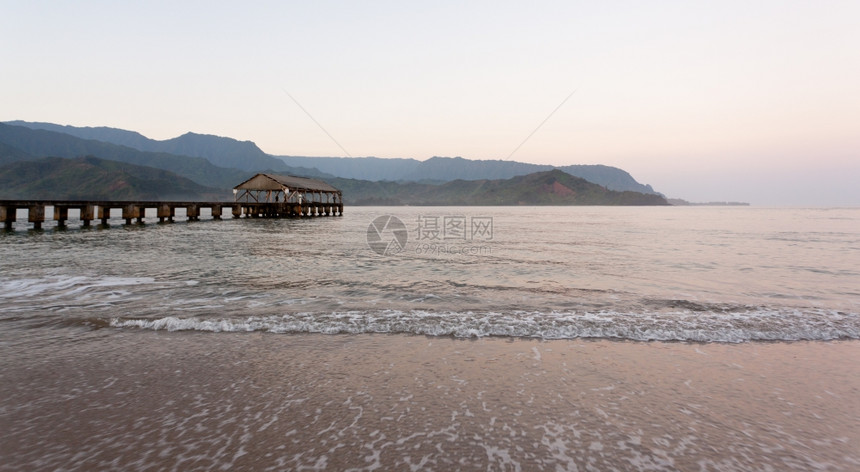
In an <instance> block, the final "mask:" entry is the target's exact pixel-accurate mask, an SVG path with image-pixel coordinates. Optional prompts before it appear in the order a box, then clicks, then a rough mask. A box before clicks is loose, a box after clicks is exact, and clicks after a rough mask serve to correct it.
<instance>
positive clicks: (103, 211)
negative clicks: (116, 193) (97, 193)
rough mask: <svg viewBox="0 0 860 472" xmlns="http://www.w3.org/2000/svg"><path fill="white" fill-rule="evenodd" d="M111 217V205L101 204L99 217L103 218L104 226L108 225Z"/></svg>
mask: <svg viewBox="0 0 860 472" xmlns="http://www.w3.org/2000/svg"><path fill="white" fill-rule="evenodd" d="M109 218H110V207H109V206H103V205H99V219H100V220H102V226H107V224H108V219H109Z"/></svg>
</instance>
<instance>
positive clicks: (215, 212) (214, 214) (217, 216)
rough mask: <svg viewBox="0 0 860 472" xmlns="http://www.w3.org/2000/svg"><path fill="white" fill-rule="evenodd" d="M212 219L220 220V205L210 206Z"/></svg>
mask: <svg viewBox="0 0 860 472" xmlns="http://www.w3.org/2000/svg"><path fill="white" fill-rule="evenodd" d="M212 219H213V220H220V219H221V205H212Z"/></svg>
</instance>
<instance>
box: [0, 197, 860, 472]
mask: <svg viewBox="0 0 860 472" xmlns="http://www.w3.org/2000/svg"><path fill="white" fill-rule="evenodd" d="M388 215H391V216H394V217H396V219H397V220H399V221H401V222H403V223H404V225H405V236H406V238H407V239H406V240H407V242H406V244H405V246H403V247H402V248H401V247H399V246H397V245H396V244H395V245H392V246H389V253H388V254H378V253H377V252H375V251H374V250H372V249H371V247H370V246H369V245H368V243H367V241H368V230H369V225H370V224H371V222H373V221H380V220H377V218H379V217H381V216H385V217H386V219H385V221H389V222H391V221H393V220H391V219H388V218H387V216H388ZM20 220H21V219H20V218H19V221H20ZM121 223H122V221H121V220H119V219H117V220H115V221H112V225H111V227H110V228H92V229H82V228H79V227H77V226H76V223H75V222H72V225H71V227H70V228H69V229H67V230H57V229H55V228H53V227H51V225H50V224H48V225H46V226H47V229H46V230H44V231H33V230H28V229H26V225H24V224H22V223H19V224H17V225H16V228H15V230H14V231H11V232H5V233H0V355H2V360H3V367H2V368H0V397H2V399H0V424H2V426H3V427H2V428H0V430H2V431H0V459H2V460H0V470H22V469H29V470H54V469H64V470H94V469H96V470H102V469H104V470H109V469H113V470H128V469H137V470H146V469H150V470H165V469H168V470H169V469H174V470H188V469H218V468H228V469H229V468H233V469H257V470H260V469H269V470H302V469H311V470H344V469H349V468H354V469H355V470H373V469H389V470H390V469H396V470H405V469H412V470H425V469H433V470H450V469H462V470H476V469H481V470H487V469H490V470H589V468H592V469H597V470H607V469H612V468H616V469H619V470H629V469H633V470H677V469H682V470H690V469H695V470H749V469H758V470H784V469H795V470H809V469H811V468H818V469H822V470H855V469H856V468H858V467H860V455H858V454H857V452H856V451H858V450H860V443H858V440H860V438H858V431H860V419H858V418H860V405H858V400H857V399H858V398H860V384H858V381H857V378H860V369H858V368H857V367H855V366H856V365H858V364H860V363H858V362H857V360H858V357H860V349H858V343H860V342H858V341H857V340H858V338H860V210H858V209H762V208H699V207H696V208H610V207H591V208H588V207H585V208H583V207H576V208H569V207H540V208H535V207H529V208H521V207H517V208H507V207H504V208H503V207H492V208H450V207H442V208H432V207H430V208H425V207H422V208H416V207H407V208H347V209H346V216H344V217H338V218H335V217H328V218H314V219H294V220H270V219H257V220H244V219H243V220H231V219H227V220H224V221H220V222H218V221H205V220H204V221H200V222H193V223H184V222H181V223H175V224H165V225H159V224H155V218H150V219H149V221H148V223H147V224H146V225H143V226H140V225H132V226H123V225H121ZM488 223H491V224H492V226H487V224H488ZM473 225H476V226H473ZM481 225H483V226H481ZM374 228H375V227H370V230H371V232H372V231H373V229H374ZM376 228H380V229H381V227H379V226H377V227H376ZM392 228H396V227H395V226H389V227H387V228H386V229H385V230H384V231H382V233H381V238H382V239H383V240H384V241H390V242H395V241H398V239H397V238H398V237H401V238H402V236H404V231H401V232H394V233H392V232H391V229H392ZM400 241H402V239H400ZM643 341H657V342H643ZM773 341H778V342H776V343H774V342H773Z"/></svg>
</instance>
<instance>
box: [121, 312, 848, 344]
mask: <svg viewBox="0 0 860 472" xmlns="http://www.w3.org/2000/svg"><path fill="white" fill-rule="evenodd" d="M110 326H112V327H115V328H143V329H151V330H167V331H210V332H250V331H259V332H268V333H323V334H362V333H396V334H414V335H426V336H452V337H455V338H476V337H484V336H504V337H526V338H542V339H577V338H605V339H625V340H635V341H697V342H728V343H738V342H747V341H799V340H834V339H860V314H856V313H840V312H833V311H800V310H796V311H767V310H751V311H747V312H732V313H707V312H706V313H703V312H687V311H678V312H668V313H667V312H659V313H656V312H655V313H651V312H642V313H619V312H612V311H601V312H596V313H588V312H582V313H579V312H550V313H528V312H516V313H489V312H488V313H476V312H432V311H421V310H413V311H397V310H385V311H379V312H357V311H347V312H334V313H295V314H286V315H272V316H251V317H247V318H211V319H207V318H199V317H190V318H182V317H176V316H168V317H163V318H157V319H135V318H114V319H112V320H111V322H110Z"/></svg>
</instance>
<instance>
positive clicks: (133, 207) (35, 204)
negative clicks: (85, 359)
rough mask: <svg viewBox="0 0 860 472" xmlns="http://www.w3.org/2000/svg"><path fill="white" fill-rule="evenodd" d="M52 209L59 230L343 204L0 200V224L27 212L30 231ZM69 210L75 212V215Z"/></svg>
mask: <svg viewBox="0 0 860 472" xmlns="http://www.w3.org/2000/svg"><path fill="white" fill-rule="evenodd" d="M49 207H52V208H53V220H54V221H56V222H57V226H58V227H60V228H63V227H65V226H66V223H67V221H69V220H70V219H75V218H74V217H75V216H77V220H79V221H80V222H81V226H84V227H87V226H90V225H91V224H92V222H93V221H100V222H101V224H102V225H107V224H108V220H109V219H110V218H111V217H116V216H118V214H119V215H121V217H122V218H123V219H124V220H125V224H132V223H143V219H144V218H146V213H147V210H151V211H150V214H152V213H154V214H155V217H157V218H158V222H159V223H165V222H169V223H172V222H173V221H174V218H175V217H176V210H177V209H184V210H185V218H186V219H187V220H188V221H197V220H199V219H200V214H201V210H207V209H208V210H209V212H208V213H209V214H210V215H211V217H212V219H215V220H219V219H221V217H222V216H223V214H224V210H225V209H227V208H229V209H230V213H229V214H230V215H231V216H232V217H233V218H243V217H244V218H293V217H311V216H342V215H343V204H334V203H322V202H302V203H301V204H298V203H290V202H280V203H269V202H146V201H136V202H113V201H65V200H63V201H59V200H57V201H54V200H0V222H2V223H3V227H4V229H6V230H11V229H12V225H13V224H14V223H15V222H16V221H17V216H18V210H27V222H29V223H32V224H33V229H41V228H42V224H43V223H44V222H45V215H46V214H47V211H46V209H47V208H49ZM70 210H76V213H77V215H75V213H72V214H71V216H72V218H70Z"/></svg>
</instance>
